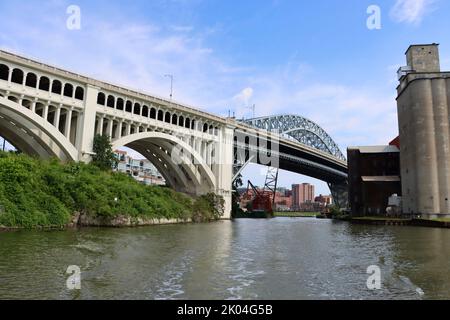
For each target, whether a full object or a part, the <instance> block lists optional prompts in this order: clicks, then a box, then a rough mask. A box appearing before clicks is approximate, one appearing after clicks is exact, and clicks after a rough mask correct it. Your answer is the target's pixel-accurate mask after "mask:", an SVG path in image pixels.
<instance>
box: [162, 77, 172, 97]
mask: <svg viewBox="0 0 450 320" xmlns="http://www.w3.org/2000/svg"><path fill="white" fill-rule="evenodd" d="M164 77H168V78H170V100H172V97H173V75H171V74H166V75H164Z"/></svg>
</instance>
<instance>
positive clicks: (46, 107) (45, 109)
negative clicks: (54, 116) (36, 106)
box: [42, 102, 50, 121]
mask: <svg viewBox="0 0 450 320" xmlns="http://www.w3.org/2000/svg"><path fill="white" fill-rule="evenodd" d="M49 103H50V102H47V103H46V104H45V105H44V112H43V116H42V117H43V118H44V119H45V121H47V118H48V108H49Z"/></svg>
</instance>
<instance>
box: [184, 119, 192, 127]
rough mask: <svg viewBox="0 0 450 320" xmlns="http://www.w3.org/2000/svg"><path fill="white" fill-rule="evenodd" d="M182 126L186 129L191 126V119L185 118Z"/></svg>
mask: <svg viewBox="0 0 450 320" xmlns="http://www.w3.org/2000/svg"><path fill="white" fill-rule="evenodd" d="M184 127H185V128H188V129H190V128H191V119H189V118H186V121H185V122H184Z"/></svg>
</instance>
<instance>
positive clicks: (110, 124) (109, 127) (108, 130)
mask: <svg viewBox="0 0 450 320" xmlns="http://www.w3.org/2000/svg"><path fill="white" fill-rule="evenodd" d="M106 121H107V125H106V135H107V136H108V137H109V138H111V137H112V131H113V124H114V121H113V120H112V119H106Z"/></svg>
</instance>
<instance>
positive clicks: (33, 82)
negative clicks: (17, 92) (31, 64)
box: [25, 73, 37, 88]
mask: <svg viewBox="0 0 450 320" xmlns="http://www.w3.org/2000/svg"><path fill="white" fill-rule="evenodd" d="M25 85H26V86H27V87H31V88H36V87H37V76H36V75H35V74H34V73H29V74H27V79H26V80H25Z"/></svg>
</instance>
